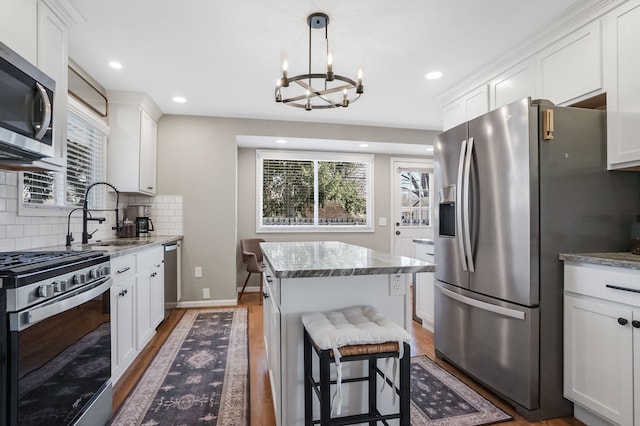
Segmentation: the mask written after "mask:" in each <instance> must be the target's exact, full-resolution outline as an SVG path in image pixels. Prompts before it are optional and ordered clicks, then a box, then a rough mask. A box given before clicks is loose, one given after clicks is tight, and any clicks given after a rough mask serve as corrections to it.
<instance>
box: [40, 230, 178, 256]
mask: <svg viewBox="0 0 640 426" xmlns="http://www.w3.org/2000/svg"><path fill="white" fill-rule="evenodd" d="M181 240H182V235H155V236H149V237H139V238H114V239H109V240H96V241H92V242H91V243H90V244H72V245H71V247H65V246H50V247H43V248H38V249H37V250H38V251H44V250H48V251H85V250H95V251H106V252H108V253H109V255H111V258H112V259H113V258H115V257H119V256H126V255H128V254H134V253H135V252H136V251H138V250H142V249H148V248H150V247H153V246H161V245H164V244H169V243H173V242H176V241H181Z"/></svg>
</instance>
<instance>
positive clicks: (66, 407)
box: [0, 251, 112, 426]
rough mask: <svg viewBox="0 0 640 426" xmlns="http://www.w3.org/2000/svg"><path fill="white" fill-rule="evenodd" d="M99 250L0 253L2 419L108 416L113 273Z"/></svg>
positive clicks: (61, 421) (64, 421) (60, 421)
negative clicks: (111, 273) (111, 274)
mask: <svg viewBox="0 0 640 426" xmlns="http://www.w3.org/2000/svg"><path fill="white" fill-rule="evenodd" d="M109 260H110V258H109V254H108V253H107V252H102V251H59V252H55V251H54V252H51V251H48V252H37V251H29V252H11V253H0V283H1V285H0V309H2V312H1V313H2V315H0V326H1V328H0V333H2V335H1V336H0V342H2V343H0V350H2V351H4V353H0V359H1V360H3V361H2V364H3V365H2V369H1V370H0V406H2V407H4V412H2V410H0V414H1V415H2V417H1V418H0V424H8V425H11V426H14V425H24V424H29V425H40V424H42V425H45V424H46V425H48V426H51V425H84V424H87V425H89V424H91V425H103V424H106V423H107V422H108V420H109V419H110V417H111V409H112V408H111V406H112V389H111V314H110V292H109V289H110V287H111V276H110V272H111V271H110V266H109V265H110V263H109Z"/></svg>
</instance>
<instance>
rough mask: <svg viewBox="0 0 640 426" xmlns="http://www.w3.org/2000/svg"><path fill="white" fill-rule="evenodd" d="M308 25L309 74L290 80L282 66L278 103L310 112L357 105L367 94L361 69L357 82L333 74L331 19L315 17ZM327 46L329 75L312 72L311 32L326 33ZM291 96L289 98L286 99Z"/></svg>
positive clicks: (285, 62)
mask: <svg viewBox="0 0 640 426" xmlns="http://www.w3.org/2000/svg"><path fill="white" fill-rule="evenodd" d="M307 23H308V24H309V72H308V73H307V74H300V75H296V76H294V77H288V76H287V69H288V63H287V60H286V59H285V60H284V63H283V64H282V77H281V78H279V79H278V81H277V82H276V89H275V97H276V102H281V103H283V104H285V105H290V106H294V107H298V108H304V109H306V110H307V111H311V110H312V109H327V108H338V107H348V106H349V104H351V103H353V102H355V101H357V100H358V99H359V98H360V95H362V93H363V92H364V87H363V85H362V69H360V70H359V71H358V78H357V82H356V81H353V80H352V79H350V78H348V77H344V76H342V75H339V74H335V73H334V72H333V56H332V54H331V53H330V52H329V29H328V27H329V16H327V15H326V14H324V13H312V14H311V15H309V17H308V18H307ZM323 28H324V38H325V42H326V72H323V73H312V72H311V56H312V55H311V32H312V31H311V30H312V29H316V30H317V29H323ZM285 92H287V93H289V97H286V96H285Z"/></svg>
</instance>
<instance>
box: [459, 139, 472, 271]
mask: <svg viewBox="0 0 640 426" xmlns="http://www.w3.org/2000/svg"><path fill="white" fill-rule="evenodd" d="M472 154H473V138H469V142H468V143H467V158H466V160H465V165H464V182H463V185H464V187H463V190H464V194H463V197H464V201H463V202H462V218H463V221H464V233H463V239H464V252H465V253H466V254H467V266H468V267H469V271H470V272H475V266H474V264H473V252H472V251H471V223H470V219H469V204H470V198H469V187H470V186H471V185H470V182H469V181H470V175H471V157H472Z"/></svg>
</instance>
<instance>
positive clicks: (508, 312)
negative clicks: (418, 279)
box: [436, 285, 526, 320]
mask: <svg viewBox="0 0 640 426" xmlns="http://www.w3.org/2000/svg"><path fill="white" fill-rule="evenodd" d="M436 288H437V289H438V291H439V292H440V293H442V294H444V295H445V296H447V297H449V298H451V299H453V300H457V301H458V302H460V303H464V304H465V305H469V306H473V307H475V308H478V309H482V310H484V311H489V312H493V313H495V314H499V315H504V316H506V317H509V318H514V319H518V320H524V319H525V317H526V315H525V313H524V312H522V311H516V310H515V309H510V308H505V307H504V306H498V305H494V304H492V303H487V302H483V301H481V300H476V299H472V298H471V297H467V296H463V295H462V294H458V293H456V292H454V291H451V290H449V289H446V288H444V287H442V286H440V285H437V286H436Z"/></svg>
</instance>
